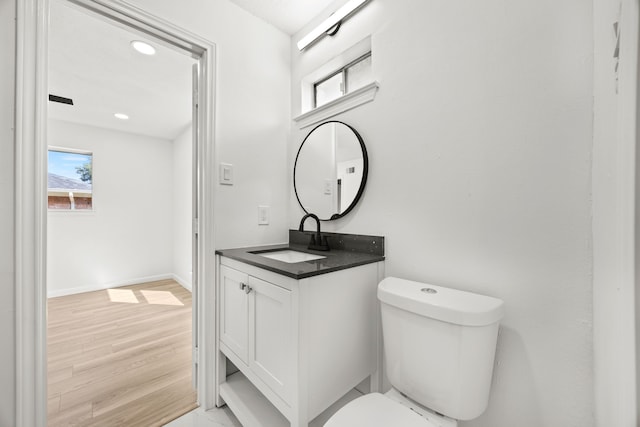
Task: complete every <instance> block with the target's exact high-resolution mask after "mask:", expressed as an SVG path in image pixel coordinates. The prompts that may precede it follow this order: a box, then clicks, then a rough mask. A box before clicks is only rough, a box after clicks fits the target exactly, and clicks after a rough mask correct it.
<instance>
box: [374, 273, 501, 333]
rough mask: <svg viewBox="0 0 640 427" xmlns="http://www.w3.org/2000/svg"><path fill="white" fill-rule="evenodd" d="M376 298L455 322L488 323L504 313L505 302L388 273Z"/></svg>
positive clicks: (441, 319)
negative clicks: (392, 275) (400, 277)
mask: <svg viewBox="0 0 640 427" xmlns="http://www.w3.org/2000/svg"><path fill="white" fill-rule="evenodd" d="M378 299H379V300H380V301H382V302H384V303H385V304H388V305H392V306H395V307H398V308H400V309H403V310H407V311H410V312H412V313H415V314H419V315H421V316H425V317H429V318H432V319H437V320H440V321H443V322H448V323H453V324H456V325H465V326H485V325H490V324H492V323H496V322H498V321H499V320H500V319H501V318H502V316H503V315H504V302H503V301H502V300H500V299H498V298H493V297H488V296H485V295H478V294H474V293H471V292H465V291H460V290H456V289H450V288H443V287H441V286H434V285H428V284H425V283H420V282H413V281H410V280H404V279H399V278H397V277H387V278H385V279H384V280H382V281H381V282H380V284H379V285H378Z"/></svg>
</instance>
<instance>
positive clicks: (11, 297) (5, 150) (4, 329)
mask: <svg viewBox="0 0 640 427" xmlns="http://www.w3.org/2000/svg"><path fill="white" fill-rule="evenodd" d="M15 17H16V2H14V1H3V2H0V53H2V61H0V197H1V198H2V203H0V292H2V298H0V343H2V351H0V425H2V426H13V425H15V404H16V401H15V384H16V381H15V371H16V369H15V363H16V361H15V345H16V344H15V343H16V341H15V325H16V323H15V316H16V311H15V257H14V243H15V234H14V233H15V231H14V230H15V220H14V214H13V212H14V209H15V203H14V185H15V181H14V171H15V169H14V154H15V151H14V141H15V133H14V123H15V122H14V119H15V110H14V105H15V104H14V103H15V65H16V61H15V40H16V39H15V31H16V24H15Z"/></svg>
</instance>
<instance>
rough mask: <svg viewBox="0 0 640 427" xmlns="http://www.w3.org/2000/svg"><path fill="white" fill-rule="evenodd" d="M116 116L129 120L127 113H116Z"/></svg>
mask: <svg viewBox="0 0 640 427" xmlns="http://www.w3.org/2000/svg"><path fill="white" fill-rule="evenodd" d="M114 116H115V118H116V119H120V120H129V116H127V115H126V114H122V113H115V114H114Z"/></svg>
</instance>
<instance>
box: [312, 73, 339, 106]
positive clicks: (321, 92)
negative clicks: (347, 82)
mask: <svg viewBox="0 0 640 427" xmlns="http://www.w3.org/2000/svg"><path fill="white" fill-rule="evenodd" d="M315 91H316V107H319V106H321V105H323V104H326V103H327V102H329V101H333V100H334V99H336V98H340V97H341V96H342V73H338V74H336V75H335V76H333V77H330V78H328V79H327V80H325V81H323V82H322V83H318V84H316V86H315Z"/></svg>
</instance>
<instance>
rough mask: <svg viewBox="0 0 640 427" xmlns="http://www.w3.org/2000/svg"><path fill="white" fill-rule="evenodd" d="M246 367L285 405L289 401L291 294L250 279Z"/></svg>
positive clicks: (291, 360) (266, 283) (291, 323)
mask: <svg viewBox="0 0 640 427" xmlns="http://www.w3.org/2000/svg"><path fill="white" fill-rule="evenodd" d="M249 286H250V287H251V293H250V294H249V295H250V298H249V331H250V332H249V366H250V367H251V370H252V371H253V372H254V373H255V374H256V375H257V376H258V377H259V378H260V379H262V381H264V382H265V383H266V384H267V385H268V386H269V387H270V388H271V389H272V390H273V391H274V392H276V393H277V394H278V395H279V396H280V397H281V398H283V399H284V400H285V401H286V402H290V399H291V386H292V381H291V380H292V377H293V372H292V370H293V361H294V357H295V354H296V352H295V351H294V349H293V337H292V331H293V321H294V319H292V311H291V291H289V290H287V289H284V288H281V287H279V286H276V285H274V284H272V283H269V282H265V281H264V280H260V279H258V278H255V277H253V276H251V277H249Z"/></svg>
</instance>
